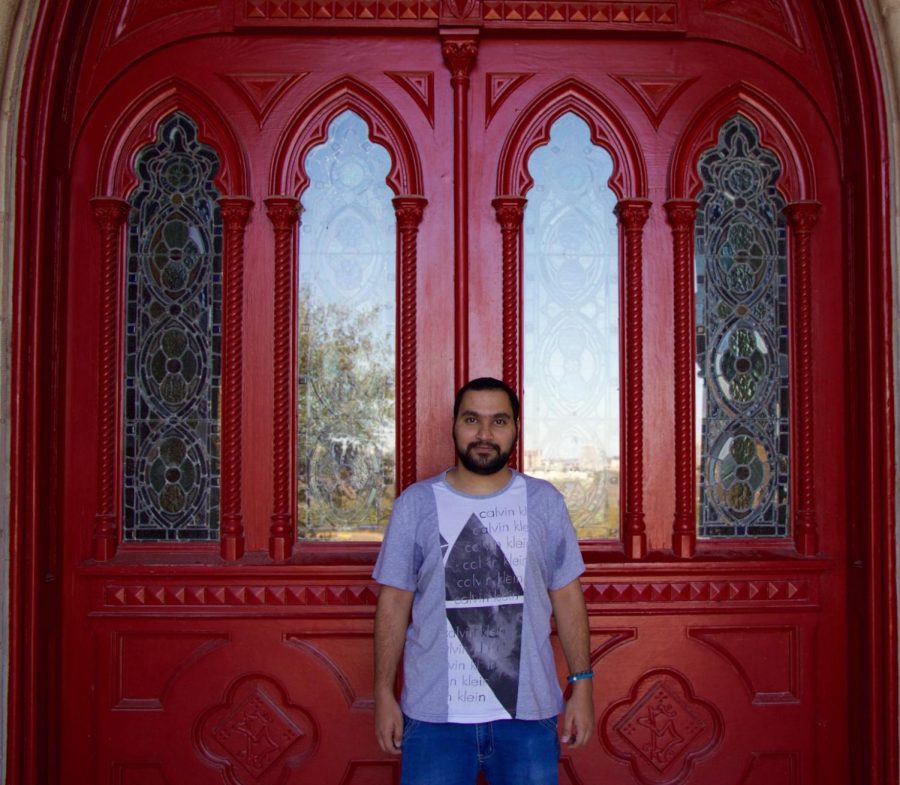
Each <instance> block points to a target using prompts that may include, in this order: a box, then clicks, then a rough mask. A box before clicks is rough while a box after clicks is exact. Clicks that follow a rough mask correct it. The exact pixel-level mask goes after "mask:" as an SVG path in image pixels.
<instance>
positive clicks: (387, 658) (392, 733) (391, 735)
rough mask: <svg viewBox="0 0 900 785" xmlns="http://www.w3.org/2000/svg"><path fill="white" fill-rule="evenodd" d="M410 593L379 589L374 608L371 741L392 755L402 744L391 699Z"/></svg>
mask: <svg viewBox="0 0 900 785" xmlns="http://www.w3.org/2000/svg"><path fill="white" fill-rule="evenodd" d="M412 602H413V593H412V592H411V591H404V590H403V589H395V588H394V587H392V586H382V587H381V588H380V590H379V592H378V606H377V607H376V608H375V684H374V689H375V738H376V739H377V741H378V746H379V747H381V749H383V750H384V751H385V752H389V753H391V754H392V755H396V754H397V753H399V752H400V744H401V742H402V741H403V713H402V712H401V711H400V706H399V704H398V703H397V699H396V698H395V697H394V681H395V679H396V676H397V666H398V665H399V664H400V657H401V655H402V654H403V643H404V641H405V640H406V627H407V625H408V624H409V612H410V608H412Z"/></svg>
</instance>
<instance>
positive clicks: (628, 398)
mask: <svg viewBox="0 0 900 785" xmlns="http://www.w3.org/2000/svg"><path fill="white" fill-rule="evenodd" d="M649 214H650V202H649V201H647V200H646V199H623V200H622V201H620V202H619V203H618V205H616V215H617V216H618V219H619V226H620V227H621V242H622V246H623V250H624V253H623V259H624V268H623V269H624V277H625V286H624V292H625V325H624V334H625V362H624V363H623V366H622V367H623V368H624V378H623V380H622V387H623V390H624V393H625V395H624V397H625V451H624V452H625V454H624V458H625V465H624V472H625V483H624V499H623V505H622V507H623V510H624V513H623V516H622V518H623V524H624V526H623V528H624V531H623V536H622V542H623V545H624V547H625V555H626V556H627V557H628V558H629V559H640V558H642V557H643V556H645V555H646V553H647V534H646V529H645V525H644V506H643V484H644V469H643V458H644V425H643V416H644V403H643V389H644V372H643V362H644V354H643V346H642V341H643V326H642V317H643V238H644V224H645V223H646V222H647V218H648V216H649Z"/></svg>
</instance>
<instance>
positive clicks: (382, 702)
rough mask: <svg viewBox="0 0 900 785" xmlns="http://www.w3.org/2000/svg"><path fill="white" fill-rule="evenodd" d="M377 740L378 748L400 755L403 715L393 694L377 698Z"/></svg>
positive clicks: (377, 696)
mask: <svg viewBox="0 0 900 785" xmlns="http://www.w3.org/2000/svg"><path fill="white" fill-rule="evenodd" d="M375 738H376V739H377V740H378V746H379V747H381V749H382V750H384V751H385V752H389V753H390V754H391V755H398V754H399V753H400V745H401V744H402V742H403V713H402V712H401V711H400V704H398V703H397V699H396V698H395V697H394V695H393V693H390V692H389V693H384V694H381V695H376V696H375Z"/></svg>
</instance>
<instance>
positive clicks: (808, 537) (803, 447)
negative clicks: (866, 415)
mask: <svg viewBox="0 0 900 785" xmlns="http://www.w3.org/2000/svg"><path fill="white" fill-rule="evenodd" d="M820 209H821V205H820V204H819V203H818V202H794V203H793V204H789V205H788V206H787V207H785V208H784V213H785V215H786V216H787V219H788V226H789V228H790V236H791V256H790V271H791V278H790V281H791V284H792V286H791V306H792V311H793V318H792V319H791V326H792V328H793V329H792V332H793V334H794V340H793V342H792V345H791V355H792V357H793V358H794V359H793V362H792V367H793V370H794V373H793V378H792V385H791V386H792V389H793V390H794V391H795V404H794V407H793V423H794V433H795V438H794V439H793V444H794V445H795V450H796V452H795V453H794V455H795V460H794V461H793V462H792V463H793V465H794V466H795V467H797V468H796V481H795V485H794V488H795V491H796V500H795V502H794V504H793V510H794V514H793V518H794V520H793V531H794V542H795V544H796V547H797V551H798V552H799V553H801V554H803V555H804V556H814V555H815V554H816V553H818V551H819V533H818V529H817V526H816V515H815V487H814V482H813V463H814V460H815V450H814V449H813V436H814V429H813V400H812V294H811V289H812V280H811V270H810V265H811V251H810V240H811V235H812V230H813V227H815V225H816V221H817V220H818V218H819V210H820Z"/></svg>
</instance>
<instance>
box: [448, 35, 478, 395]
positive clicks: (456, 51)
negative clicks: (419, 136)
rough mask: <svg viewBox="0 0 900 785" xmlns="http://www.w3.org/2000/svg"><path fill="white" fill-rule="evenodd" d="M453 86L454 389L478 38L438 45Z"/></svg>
mask: <svg viewBox="0 0 900 785" xmlns="http://www.w3.org/2000/svg"><path fill="white" fill-rule="evenodd" d="M441 51H442V53H443V55H444V62H445V63H446V64H447V67H448V68H449V69H450V84H451V86H452V87H453V274H454V281H455V287H454V297H453V304H454V309H453V310H454V317H455V330H454V344H455V347H456V356H455V362H454V373H455V376H456V379H455V381H456V389H457V390H458V389H459V388H460V387H462V386H463V385H464V384H465V383H466V382H467V381H468V378H469V161H468V154H469V138H468V134H469V74H470V73H471V71H472V66H473V65H475V56H476V55H477V54H478V41H477V40H476V39H475V38H471V37H459V36H448V37H447V38H445V39H444V41H443V43H442V45H441Z"/></svg>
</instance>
